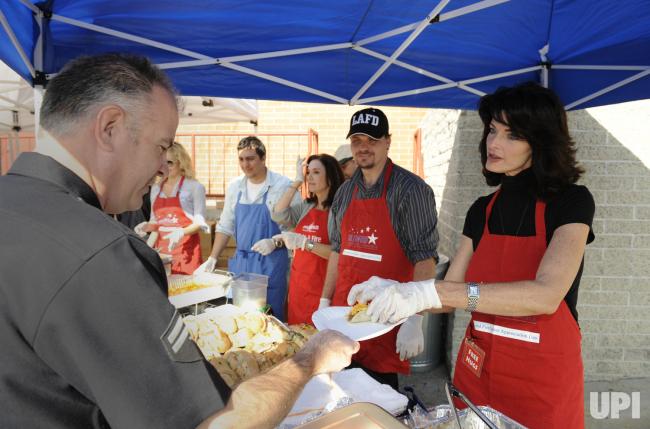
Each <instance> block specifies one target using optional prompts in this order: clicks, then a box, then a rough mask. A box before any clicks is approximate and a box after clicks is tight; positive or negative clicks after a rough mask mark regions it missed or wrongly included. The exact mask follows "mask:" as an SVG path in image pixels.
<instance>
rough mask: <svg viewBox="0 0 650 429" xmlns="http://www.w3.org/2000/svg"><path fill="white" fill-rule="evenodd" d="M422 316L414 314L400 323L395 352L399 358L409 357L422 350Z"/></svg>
mask: <svg viewBox="0 0 650 429" xmlns="http://www.w3.org/2000/svg"><path fill="white" fill-rule="evenodd" d="M423 319H424V317H423V316H420V315H419V314H414V315H413V316H411V317H409V318H408V319H406V322H404V323H402V326H400V327H399V331H397V341H396V343H395V346H396V350H395V351H396V352H397V353H399V358H400V359H401V360H406V359H411V358H412V357H414V356H417V355H419V354H420V353H422V351H423V350H424V332H422V320H423Z"/></svg>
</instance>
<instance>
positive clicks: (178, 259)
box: [153, 176, 201, 274]
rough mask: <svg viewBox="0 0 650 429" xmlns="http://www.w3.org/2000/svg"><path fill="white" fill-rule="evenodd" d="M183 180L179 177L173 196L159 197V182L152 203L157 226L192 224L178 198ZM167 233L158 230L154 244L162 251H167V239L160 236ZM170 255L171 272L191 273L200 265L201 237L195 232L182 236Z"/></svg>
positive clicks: (179, 226)
mask: <svg viewBox="0 0 650 429" xmlns="http://www.w3.org/2000/svg"><path fill="white" fill-rule="evenodd" d="M184 180H185V177H184V176H183V177H181V181H180V183H179V184H178V191H177V192H176V195H175V196H173V197H167V198H161V197H160V193H161V192H162V188H163V185H164V184H165V181H163V182H162V183H161V184H160V191H159V192H158V195H157V196H156V200H155V201H154V203H153V212H154V215H155V216H156V221H157V222H158V226H162V227H178V228H185V227H186V226H188V225H191V224H192V219H190V218H188V217H187V216H185V212H183V208H182V207H181V199H180V198H179V195H180V193H181V187H182V186H183V181H184ZM167 234H168V233H166V232H164V231H160V232H159V235H158V240H157V241H156V245H155V246H154V247H156V248H157V249H160V250H161V252H162V253H169V251H168V250H167V244H168V243H167V240H165V239H163V238H162V236H163V235H167ZM171 255H172V274H192V273H193V272H194V270H196V269H197V268H199V266H200V265H201V239H200V238H199V234H198V233H195V234H191V235H189V236H188V235H186V236H185V237H183V239H182V240H181V242H180V243H179V244H178V246H176V247H175V248H174V249H173V250H172V251H171Z"/></svg>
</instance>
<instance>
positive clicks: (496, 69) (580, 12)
mask: <svg viewBox="0 0 650 429" xmlns="http://www.w3.org/2000/svg"><path fill="white" fill-rule="evenodd" d="M0 21H1V26H0V41H1V45H0V59H2V61H4V62H5V63H7V64H8V65H9V66H10V67H11V68H12V69H14V70H15V71H16V72H18V73H19V74H20V75H22V76H23V77H24V78H26V79H28V80H29V81H31V82H33V83H34V84H35V85H42V84H44V83H45V82H46V80H47V78H48V77H51V76H52V74H55V73H56V72H57V71H58V70H59V69H60V68H61V67H62V66H63V65H64V64H65V63H66V62H67V61H68V60H70V59H71V58H74V57H76V56H78V55H80V54H96V53H101V52H114V51H120V52H131V53H139V54H144V55H147V56H149V57H150V58H151V59H152V60H153V61H154V62H155V63H157V64H158V65H159V66H160V67H162V68H164V69H166V70H167V71H168V73H169V74H170V76H171V77H172V79H173V81H174V83H175V85H176V86H177V88H178V89H179V91H180V92H181V93H182V94H183V95H201V96H219V97H238V98H257V99H271V100H293V101H309V102H332V103H344V104H374V105H395V106H419V107H446V108H462V109H474V108H476V104H477V100H478V98H479V97H480V96H481V95H483V94H485V93H489V92H491V91H493V90H494V89H496V88H497V87H499V86H504V85H512V84H515V83H517V82H521V81H525V80H535V81H539V82H541V83H542V84H544V85H547V86H549V87H551V88H553V89H554V90H555V91H556V92H557V93H558V94H559V95H560V97H561V99H562V100H563V102H564V103H565V104H566V106H567V108H569V109H579V108H586V107H590V106H596V105H603V104H611V103H618V102H623V101H629V100H637V99H645V98H650V76H649V75H650V1H648V0H625V1H618V2H615V1H611V0H512V1H509V0H483V1H477V0H432V1H423V0H409V1H395V0H345V1H325V2H323V1H313V0H282V1H277V0H274V1H242V0H218V1H207V0H203V1H201V0H184V1H178V0H157V1H155V2H149V1H138V0H49V1H46V2H33V1H30V0H2V1H0Z"/></svg>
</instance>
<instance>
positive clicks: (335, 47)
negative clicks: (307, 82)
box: [157, 42, 353, 69]
mask: <svg viewBox="0 0 650 429" xmlns="http://www.w3.org/2000/svg"><path fill="white" fill-rule="evenodd" d="M352 46H353V44H352V43H350V42H346V43H336V44H332V45H321V46H312V47H309V48H300V49H287V50H283V51H273V52H262V53H259V54H249V55H235V56H232V57H223V58H210V59H207V60H189V61H176V62H173V63H162V64H157V65H158V67H160V68H161V69H175V68H184V67H199V66H206V65H212V64H216V65H219V64H221V63H223V62H225V63H236V62H241V61H252V60H264V59H267V58H277V57H288V56H291V55H303V54H312V53H314V52H325V51H335V50H339V49H349V48H351V47H352Z"/></svg>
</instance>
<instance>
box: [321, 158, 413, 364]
mask: <svg viewBox="0 0 650 429" xmlns="http://www.w3.org/2000/svg"><path fill="white" fill-rule="evenodd" d="M388 162H389V164H388V167H387V168H386V171H385V173H384V189H383V192H382V194H381V197H380V198H371V199H366V200H358V199H356V195H357V188H356V186H355V188H354V192H353V194H352V200H351V201H350V205H349V207H348V209H347V210H346V212H345V215H344V216H343V221H342V222H341V249H340V254H339V264H338V271H339V273H338V278H337V281H336V289H335V290H334V296H333V297H332V305H343V306H347V305H348V303H347V299H348V292H350V289H351V288H352V286H354V285H356V284H357V283H362V282H364V281H366V280H368V279H369V278H370V277H372V276H379V277H383V278H386V279H393V280H397V281H398V282H402V283H403V282H409V281H411V280H413V268H414V266H413V264H412V263H411V261H409V260H408V258H407V257H406V255H405V254H404V251H403V250H402V246H401V244H400V242H399V240H398V239H397V236H396V235H395V232H394V231H393V226H392V224H391V222H390V212H389V210H388V204H387V203H386V189H387V188H388V182H389V181H390V177H391V173H392V171H393V164H392V162H390V161H388ZM398 329H399V327H396V328H394V329H392V330H391V331H390V332H388V333H387V334H384V335H382V336H380V337H377V338H373V339H372V340H367V341H362V342H361V348H360V349H359V352H358V353H357V354H355V355H354V356H353V360H354V361H355V362H357V363H358V364H360V365H361V366H363V367H365V368H368V369H370V370H372V371H376V372H380V373H394V372H400V373H402V374H408V373H409V372H410V365H409V361H408V360H405V361H402V360H400V358H399V354H398V353H397V352H396V351H395V350H396V341H397V331H398Z"/></svg>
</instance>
